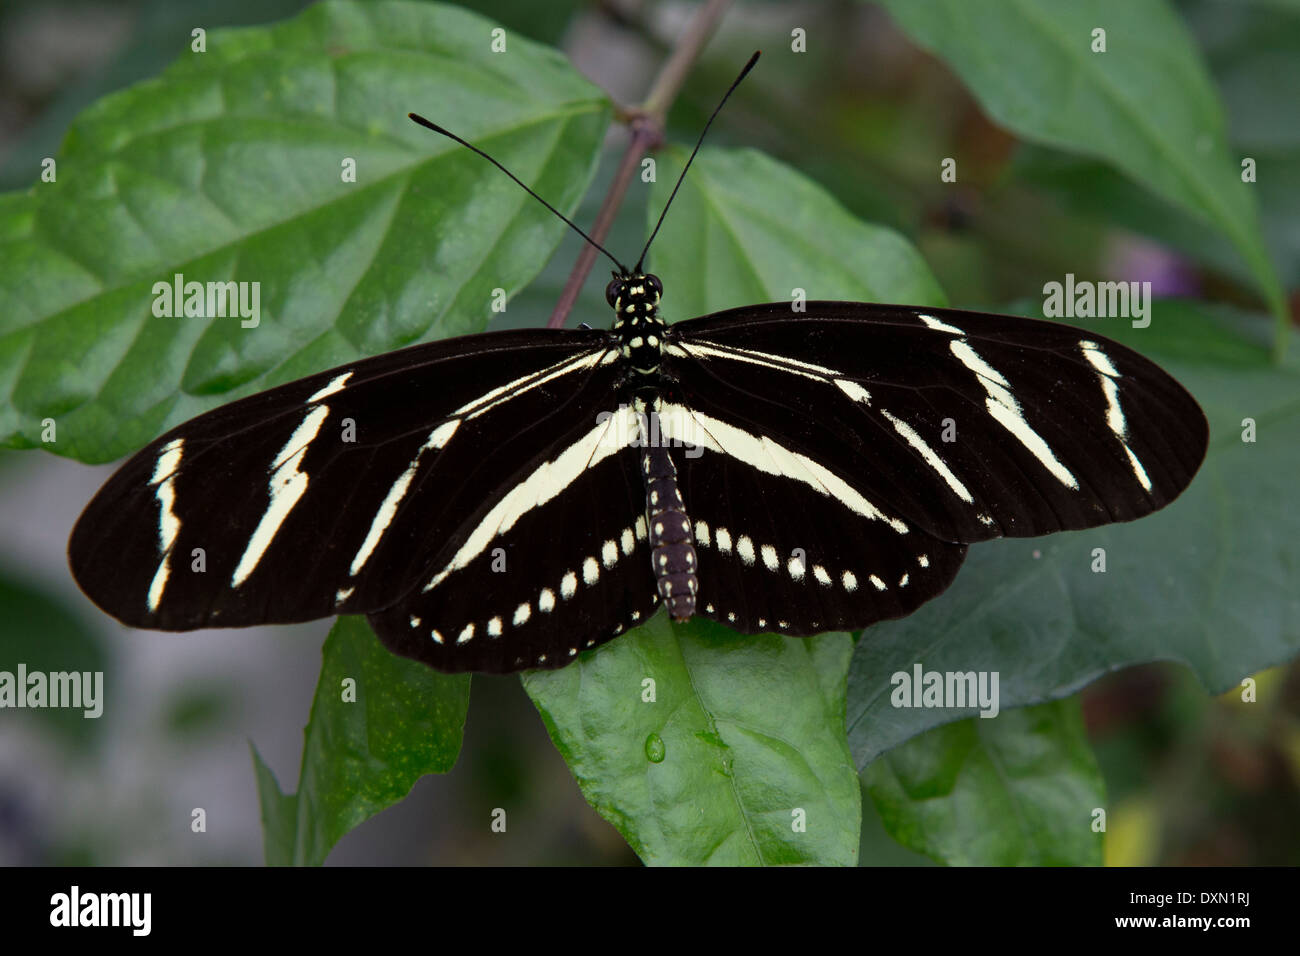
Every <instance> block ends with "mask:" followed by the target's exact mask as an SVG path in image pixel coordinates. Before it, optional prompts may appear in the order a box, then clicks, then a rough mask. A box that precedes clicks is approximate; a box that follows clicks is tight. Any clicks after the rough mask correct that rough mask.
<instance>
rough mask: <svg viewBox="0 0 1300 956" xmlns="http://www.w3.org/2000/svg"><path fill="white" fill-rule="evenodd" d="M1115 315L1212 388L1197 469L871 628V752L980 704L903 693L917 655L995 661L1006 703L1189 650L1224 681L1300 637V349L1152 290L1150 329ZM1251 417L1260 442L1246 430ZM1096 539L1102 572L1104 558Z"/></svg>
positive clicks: (858, 659) (861, 679)
mask: <svg viewBox="0 0 1300 956" xmlns="http://www.w3.org/2000/svg"><path fill="white" fill-rule="evenodd" d="M1235 318H1238V319H1239V320H1240V322H1241V323H1242V324H1245V323H1246V322H1248V321H1249V319H1244V318H1241V317H1235ZM1254 318H1255V320H1256V322H1255V324H1256V326H1258V324H1259V323H1258V317H1254ZM1103 331H1105V332H1106V333H1107V334H1108V335H1111V336H1113V337H1114V338H1117V339H1119V340H1120V341H1124V342H1126V344H1129V345H1131V346H1133V347H1135V348H1138V347H1141V348H1142V350H1143V351H1144V352H1146V353H1147V354H1148V355H1150V356H1151V357H1152V358H1154V359H1156V360H1157V361H1159V362H1160V364H1161V365H1162V366H1163V367H1164V368H1165V369H1167V370H1168V371H1169V372H1170V373H1171V374H1173V375H1174V376H1175V377H1176V378H1178V379H1179V381H1181V382H1182V383H1183V384H1184V385H1185V386H1187V388H1188V389H1189V390H1190V391H1191V392H1192V394H1193V395H1195V396H1196V398H1197V400H1198V401H1199V402H1200V403H1201V406H1202V408H1203V409H1204V410H1205V413H1206V416H1207V418H1208V419H1209V422H1210V449H1209V454H1208V456H1207V458H1206V461H1205V464H1204V465H1203V466H1202V467H1201V471H1200V473H1199V474H1198V475H1197V476H1196V479H1195V480H1194V481H1193V482H1192V485H1191V487H1190V488H1188V490H1187V491H1185V492H1184V493H1183V495H1182V496H1181V497H1180V498H1179V499H1178V500H1177V501H1175V502H1174V503H1173V504H1172V505H1170V506H1169V507H1167V508H1165V509H1164V510H1162V511H1159V512H1157V513H1156V514H1154V515H1150V516H1148V517H1146V518H1143V519H1141V520H1140V521H1135V522H1131V523H1128V524H1117V525H1107V526H1105V527H1102V528H1096V529H1093V530H1091V531H1080V532H1072V533H1067V534H1056V535H1051V536H1050V537H1046V538H1035V539H1030V540H1002V541H990V542H988V543H986V544H979V545H975V546H974V547H973V548H971V550H970V553H969V555H968V557H967V559H966V563H965V566H964V567H963V568H962V569H961V571H960V572H958V574H957V579H956V581H955V582H954V583H953V585H952V587H951V588H949V589H948V591H946V592H945V593H944V594H943V595H942V596H941V597H939V598H938V599H936V600H934V601H931V602H930V603H929V604H926V605H925V606H924V607H922V608H921V609H920V610H918V611H917V612H916V613H915V614H913V615H911V616H910V617H907V618H904V619H903V620H900V621H891V622H887V623H883V624H877V625H876V626H874V627H872V628H870V629H869V630H867V631H866V632H865V633H864V634H863V637H862V639H861V640H860V641H859V642H858V645H857V648H856V650H855V652H854V660H853V665H852V669H851V672H850V675H849V710H848V713H849V741H850V745H851V746H852V748H853V755H854V759H855V760H856V761H857V764H858V766H859V767H865V766H866V765H867V764H869V763H870V762H871V761H872V760H874V759H875V758H876V756H877V755H879V754H880V753H882V752H884V751H886V750H888V749H890V748H891V747H895V746H897V745H898V744H899V743H901V742H902V741H904V740H906V739H908V738H909V737H912V736H915V735H916V734H919V733H921V732H922V731H924V730H926V729H928V728H931V727H934V726H936V725H938V724H941V723H945V722H947V721H951V720H956V719H958V718H959V717H961V716H964V715H965V713H969V712H971V711H966V712H962V711H956V710H927V709H920V708H918V709H910V708H908V709H904V708H896V707H893V706H892V705H891V703H890V692H891V690H892V687H891V684H890V676H891V675H892V674H894V673H896V672H899V671H904V672H911V670H912V667H913V665H914V664H916V663H918V662H919V663H921V664H922V665H923V667H924V668H925V669H926V670H938V671H961V672H965V671H970V670H975V671H981V670H985V671H998V672H999V673H1000V674H1001V700H1002V707H1003V709H1004V710H1005V709H1007V708H1011V707H1018V706H1024V705H1026V704H1032V703H1038V702H1041V701H1045V700H1054V699H1057V698H1060V697H1064V696H1067V695H1069V694H1071V693H1073V692H1074V691H1075V690H1077V689H1078V688H1079V687H1082V686H1084V685H1085V684H1087V683H1089V682H1091V681H1093V680H1095V679H1096V678H1098V677H1100V676H1101V675H1102V674H1105V673H1106V672H1108V671H1111V670H1114V669H1116V668H1120V667H1125V666H1127V665H1130V664H1134V663H1138V662H1141V661H1152V660H1173V661H1181V662H1183V663H1185V664H1187V665H1188V666H1189V667H1190V668H1191V669H1192V671H1193V672H1194V673H1195V674H1196V675H1197V677H1198V678H1199V680H1200V681H1201V683H1202V684H1204V685H1205V687H1206V688H1207V689H1209V690H1210V691H1211V692H1212V693H1220V692H1222V691H1224V690H1227V689H1228V688H1229V687H1231V686H1233V685H1235V684H1236V682H1237V681H1238V680H1240V679H1241V678H1242V677H1244V676H1246V675H1248V674H1252V673H1254V672H1256V671H1259V670H1263V669H1264V668H1267V667H1272V666H1274V665H1276V664H1279V663H1281V662H1283V661H1286V660H1290V659H1291V658H1293V657H1294V656H1295V655H1296V653H1297V651H1300V590H1298V589H1297V588H1296V586H1295V583H1296V581H1297V580H1300V509H1296V508H1294V507H1291V506H1290V504H1289V502H1290V501H1291V499H1292V497H1293V494H1294V488H1293V485H1294V483H1295V475H1296V474H1300V361H1297V360H1296V359H1294V358H1291V359H1288V360H1287V362H1286V364H1285V365H1283V366H1281V367H1279V366H1276V365H1274V364H1272V363H1271V362H1270V360H1269V356H1268V352H1267V350H1266V349H1265V348H1264V347H1263V345H1262V344H1260V343H1258V342H1254V341H1251V340H1250V339H1249V338H1248V337H1246V336H1245V335H1243V334H1241V333H1239V332H1237V331H1234V330H1233V329H1232V328H1230V325H1229V322H1228V318H1227V317H1226V316H1225V315H1224V314H1221V313H1215V312H1212V311H1210V310H1209V309H1207V308H1206V307H1205V306H1199V305H1195V304H1192V303H1180V302H1171V301H1161V302H1156V303H1154V305H1153V311H1152V324H1151V326H1150V328H1148V329H1131V328H1129V326H1128V323H1117V324H1112V325H1106V326H1105V327H1104V329H1103ZM1246 418H1250V419H1253V420H1254V421H1255V423H1256V429H1257V433H1256V439H1257V440H1256V441H1254V442H1243V441H1242V434H1243V425H1242V422H1243V420H1244V419H1246ZM1096 548H1104V549H1105V561H1106V570H1105V573H1094V571H1093V570H1092V568H1093V566H1094V561H1095V560H1096V559H1095V557H1094V549H1096Z"/></svg>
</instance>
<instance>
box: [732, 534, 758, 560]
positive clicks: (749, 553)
mask: <svg viewBox="0 0 1300 956" xmlns="http://www.w3.org/2000/svg"><path fill="white" fill-rule="evenodd" d="M736 554H738V555H740V560H741V561H744V562H745V563H746V564H753V563H754V542H753V541H750V540H749V535H747V534H742V535H741V536H740V537H739V538H738V539H737V540H736Z"/></svg>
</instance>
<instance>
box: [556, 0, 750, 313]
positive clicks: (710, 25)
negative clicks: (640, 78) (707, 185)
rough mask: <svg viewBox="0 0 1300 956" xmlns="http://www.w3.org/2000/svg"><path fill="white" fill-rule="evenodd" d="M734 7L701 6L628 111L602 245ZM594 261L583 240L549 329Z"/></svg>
mask: <svg viewBox="0 0 1300 956" xmlns="http://www.w3.org/2000/svg"><path fill="white" fill-rule="evenodd" d="M730 5H731V0H708V2H707V3H705V4H704V5H703V6H702V7H700V10H699V12H698V13H696V15H695V18H694V19H693V20H692V21H691V22H690V24H689V25H688V26H687V27H686V29H685V30H684V31H683V32H682V35H681V37H680V38H678V40H677V44H676V46H674V47H673V52H672V54H671V55H670V56H669V57H668V62H666V63H665V64H664V65H663V66H662V67H661V68H660V70H659V75H658V76H656V77H655V79H654V82H653V83H652V84H651V85H650V92H649V94H647V96H646V98H645V102H644V103H643V104H642V105H641V106H640V107H639V108H636V109H632V110H629V111H628V112H627V115H628V117H629V125H630V126H631V132H632V135H631V139H630V140H629V141H628V144H627V149H625V150H624V152H623V158H622V159H621V160H620V161H619V164H618V170H617V171H616V172H615V173H614V181H613V182H612V183H611V184H610V187H609V191H608V192H607V193H605V199H604V201H603V202H602V203H601V205H600V211H599V212H598V213H597V214H596V221H595V222H594V223H593V224H592V227H591V237H592V238H593V239H595V240H596V241H597V242H599V243H602V244H603V243H604V241H605V236H607V235H608V234H609V228H610V226H612V225H613V223H614V217H615V216H616V215H618V210H619V207H620V206H621V205H622V204H623V199H624V197H625V196H626V195H627V188H628V186H629V185H630V184H631V182H632V174H633V173H635V172H636V170H637V167H638V166H639V165H640V163H641V158H642V157H643V156H644V155H645V154H646V152H648V151H649V150H651V149H654V148H656V147H658V146H659V144H660V143H662V142H663V136H664V118H665V117H666V116H667V114H668V108H669V107H670V106H671V105H672V103H673V100H675V99H676V98H677V94H678V92H680V91H681V88H682V84H683V83H684V82H685V81H686V76H687V74H688V73H690V71H691V67H692V66H694V65H695V61H696V60H698V59H699V56H700V52H701V51H702V50H703V49H704V45H705V44H706V43H707V42H708V41H709V38H710V37H711V36H712V35H713V31H714V30H715V29H716V28H717V26H718V23H719V21H720V20H721V19H722V17H723V14H725V13H726V12H727V8H728V7H729V6H730ZM595 262H596V249H595V247H594V246H592V245H590V244H586V243H584V244H583V247H582V251H581V252H580V253H578V260H577V262H575V263H574V265H573V271H572V272H570V273H569V278H568V279H567V280H565V283H564V289H563V291H561V292H560V298H559V299H558V300H557V301H556V303H555V309H554V310H553V311H552V312H551V318H550V320H549V321H548V322H547V323H546V327H547V328H550V329H560V328H563V327H564V323H565V320H567V319H568V317H569V312H571V311H572V310H573V304H574V303H575V302H577V301H578V293H579V292H581V291H582V284H583V283H584V282H586V281H587V276H588V275H589V274H590V273H591V267H592V266H593V265H594V264H595Z"/></svg>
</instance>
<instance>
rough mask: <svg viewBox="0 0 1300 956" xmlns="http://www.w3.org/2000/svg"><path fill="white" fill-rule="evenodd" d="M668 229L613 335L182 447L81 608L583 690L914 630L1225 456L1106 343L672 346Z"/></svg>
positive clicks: (449, 347) (814, 329) (711, 322)
mask: <svg viewBox="0 0 1300 956" xmlns="http://www.w3.org/2000/svg"><path fill="white" fill-rule="evenodd" d="M757 56H758V55H757V54H755V56H754V57H753V58H751V60H750V62H749V63H748V64H747V65H746V67H745V69H744V71H742V73H741V74H740V76H739V77H738V78H737V79H736V81H735V83H733V84H732V87H731V89H730V90H728V92H727V95H726V96H724V97H723V99H722V103H725V102H726V99H727V96H730V93H731V91H732V90H734V89H735V88H736V86H737V85H738V84H739V83H740V81H741V79H743V78H744V76H745V75H746V73H748V71H749V70H750V69H751V68H752V67H753V65H754V63H755V61H756V60H757ZM722 103H720V104H719V106H718V109H721V106H722ZM716 115H717V110H715V111H714V114H713V116H716ZM412 118H413V119H415V120H416V121H417V122H419V123H421V124H422V125H425V126H427V127H428V128H430V129H433V130H435V131H436V132H439V133H441V134H443V135H446V136H449V137H450V138H452V139H453V140H455V141H456V142H458V143H460V144H462V145H463V146H466V147H468V148H470V149H472V150H473V151H474V152H476V153H478V154H479V155H482V156H484V157H485V158H487V159H488V160H489V161H491V162H492V163H494V164H495V165H497V166H498V168H501V169H502V170H503V171H504V172H506V174H507V175H510V176H511V178H512V179H515V181H516V182H519V183H520V185H522V186H524V188H525V189H528V187H527V186H526V185H524V184H523V183H521V182H520V181H519V180H518V179H516V178H515V177H514V176H513V175H512V174H510V173H509V171H508V170H504V167H501V166H500V164H499V163H496V161H495V160H493V159H491V157H489V156H486V154H484V153H482V152H481V151H480V150H478V149H477V148H476V147H474V146H473V145H471V144H469V143H467V142H465V141H464V140H462V139H460V138H459V137H456V136H455V135H454V134H452V133H450V132H449V131H447V130H444V129H443V128H442V127H440V126H437V125H436V124H434V123H431V122H430V121H428V120H425V119H423V118H421V117H416V116H414V115H412ZM712 121H713V117H711V118H710V120H709V124H711V123H712ZM709 124H706V126H705V132H707V130H708V125H709ZM703 137H704V134H703V133H702V134H701V137H700V142H702V141H703ZM699 146H700V143H699V142H697V143H696V147H695V148H696V151H698V149H699ZM694 156H695V153H694V152H693V153H692V154H691V159H694ZM689 168H690V161H689V160H688V162H687V164H686V167H685V168H684V169H683V172H682V177H685V175H686V171H687V170H689ZM681 181H682V180H681V179H679V180H678V182H677V186H678V187H679V186H680V185H681ZM528 191H529V192H530V193H532V190H531V189H528ZM676 191H677V188H676V187H675V188H674V190H673V195H674V196H675V195H676ZM533 195H534V196H535V197H536V194H535V193H533ZM536 198H538V199H539V200H540V197H536ZM542 201H543V202H544V200H542ZM671 201H672V198H671V197H670V199H669V203H668V204H667V205H666V206H665V208H664V213H665V214H666V212H667V208H668V205H671ZM547 206H548V208H551V209H552V211H553V212H555V213H556V215H558V216H560V218H562V219H564V220H565V221H566V222H569V220H568V219H567V218H566V217H564V216H563V215H561V214H560V213H559V212H558V211H556V210H554V208H553V207H550V206H549V204H547ZM662 222H663V216H662V215H661V217H660V219H659V223H658V224H657V225H656V226H655V229H654V230H653V231H652V233H651V235H650V239H649V240H648V241H647V243H646V246H645V248H644V249H643V250H642V254H641V257H640V259H639V260H638V261H637V264H636V265H635V266H633V267H631V268H628V267H626V266H624V265H622V264H621V263H620V262H619V261H618V260H617V259H614V257H613V256H610V258H611V259H612V260H613V261H614V264H615V266H616V267H617V268H616V271H615V272H614V273H613V277H612V279H611V281H610V282H609V284H608V286H607V288H606V290H605V296H606V299H607V301H608V303H609V305H610V306H611V308H612V309H613V311H614V320H613V324H612V327H611V328H608V329H592V328H588V327H585V326H584V327H582V328H577V329H524V330H516V331H502V332H489V333H483V334H477V335H469V336H463V337H459V338H452V339H445V340H442V341H437V342H430V343H427V344H423V345H417V346H413V347H410V348H406V349H402V350H399V351H395V352H391V353H388V354H385V355H380V356H376V357H373V358H369V359H365V360H362V361H357V362H353V363H350V364H348V365H345V366H340V367H339V368H334V369H330V370H328V371H324V372H321V373H319V374H316V375H312V376H309V377H307V378H303V379H300V380H298V381H295V382H290V383H288V384H285V385H281V386H279V387H277V388H273V389H270V390H269V391H265V392H262V393H259V394H256V395H252V396H250V397H248V398H244V399H242V400H239V401H236V402H233V403H230V404H228V405H225V406H223V407H220V408H217V409H215V410H213V411H210V412H208V413H206V414H204V415H200V416H199V417H197V418H194V419H192V420H190V421H188V422H185V423H184V424H182V425H180V426H178V427H176V428H174V429H172V430H171V431H169V432H167V433H166V434H164V435H162V436H161V437H159V438H158V439H156V440H155V441H154V442H152V443H151V444H150V445H148V446H147V447H146V448H144V449H143V450H142V451H141V452H139V453H138V454H136V455H135V456H134V457H132V458H131V459H129V460H128V461H127V462H126V463H125V464H124V465H123V466H122V467H121V468H120V469H119V470H118V471H117V473H116V474H114V475H113V476H112V477H111V478H110V479H109V480H108V482H107V483H106V484H105V485H104V486H103V488H102V489H101V490H100V491H99V492H98V493H97V494H96V495H95V497H94V498H93V500H92V501H91V502H90V503H89V504H88V505H87V507H86V509H85V511H84V512H83V514H82V515H81V517H80V519H79V520H78V522H77V524H76V526H75V528H74V529H73V532H72V536H71V539H70V542H69V563H70V565H71V569H72V572H73V575H74V577H75V578H76V580H77V582H78V584H79V585H80V586H81V588H82V589H83V590H84V591H85V593H86V594H87V595H88V596H89V597H90V598H91V600H93V601H94V602H95V603H96V604H97V605H98V606H99V607H100V608H102V609H103V610H105V611H106V612H108V613H109V614H111V615H112V616H114V617H116V618H117V619H119V620H121V621H123V622H124V623H127V624H130V625H133V626H137V627H143V628H152V629H159V630H170V631H183V630H192V629H197V628H206V627H241V626H248V625H254V624H274V623H289V622H297V621H307V620H313V619H317V618H323V617H328V616H331V615H335V614H364V615H366V616H367V617H368V619H369V621H370V623H371V625H372V626H373V628H374V630H375V632H376V633H377V634H378V636H379V637H380V639H381V640H382V641H383V643H384V644H385V645H386V646H387V647H388V648H389V649H390V650H391V651H393V652H394V653H397V654H401V655H403V656H406V657H410V658H414V659H416V660H419V661H423V662H424V663H426V664H428V665H429V666H431V667H434V668H436V669H438V670H441V671H447V672H460V671H480V672H492V673H509V672H514V671H519V670H524V669H530V668H556V667H562V666H564V665H566V664H568V663H570V662H572V661H573V660H574V659H575V658H576V657H577V656H578V655H579V654H581V653H583V652H584V651H587V650H589V649H591V648H595V647H597V646H599V645H601V644H604V643H605V642H607V641H610V640H612V639H614V638H616V637H617V636H618V635H620V634H622V633H624V632H625V631H626V630H628V629H631V628H635V627H636V626H638V625H639V624H641V623H644V622H645V621H646V620H647V619H649V618H650V617H651V616H652V615H653V614H655V613H656V611H657V609H658V608H659V606H660V605H662V606H663V607H664V608H665V609H666V610H667V613H668V614H669V615H670V616H671V617H672V619H674V620H677V621H684V620H688V619H689V618H691V617H693V616H696V615H699V616H703V617H706V618H710V619H713V620H716V621H719V622H721V623H723V624H726V625H728V626H729V627H731V628H734V629H735V630H737V631H741V632H745V633H761V632H775V633H780V634H786V635H795V636H800V635H810V634H816V633H819V632H822V631H827V630H841V629H860V628H864V627H867V626H869V625H871V624H873V623H875V622H877V621H881V620H885V619H889V618H896V617H900V616H903V615H906V614H909V613H911V612H912V611H914V610H915V609H916V608H918V607H919V606H920V605H922V604H923V603H925V602H926V601H928V600H930V599H931V598H934V597H935V596H937V595H938V594H940V593H941V592H943V591H944V590H945V589H946V588H947V587H948V586H949V584H950V583H951V582H952V580H953V578H954V576H955V575H956V573H957V570H958V568H959V567H960V566H961V563H962V561H963V559H964V557H965V554H966V549H967V547H968V546H969V545H971V544H974V543H976V542H979V541H985V540H989V539H992V538H997V537H1030V536H1037V535H1043V534H1049V533H1051V532H1055V531H1065V530H1072V529H1082V528H1091V527H1095V526H1098V525H1102V524H1107V523H1110V522H1117V521H1131V520H1134V519H1136V518H1141V517H1143V516H1144V515H1147V514H1150V513H1152V512H1153V511H1156V510H1157V509H1159V508H1162V507H1164V506H1165V505H1167V504H1168V503H1169V502H1171V501H1173V500H1174V499H1175V498H1176V497H1177V496H1178V495H1179V494H1180V493H1181V492H1182V490H1183V489H1184V488H1186V487H1187V485H1188V484H1189V483H1190V482H1191V480H1192V478H1193V476H1194V475H1195V474H1196V471H1197V469H1198V468H1199V466H1200V464H1201V462H1202V460H1203V459H1204V456H1205V451H1206V446H1207V441H1208V426H1207V424H1206V421H1205V416H1204V415H1203V413H1202V412H1201V410H1200V408H1199V406H1198V405H1197V403H1196V401H1195V399H1193V398H1192V396H1191V395H1189V394H1188V392H1187V391H1186V390H1185V389H1183V388H1182V386H1181V385H1179V384H1178V382H1177V381H1175V380H1174V379H1173V378H1172V377H1171V376H1170V375H1168V374H1167V373H1166V372H1164V371H1163V370H1162V369H1160V368H1159V367H1158V366H1157V365H1155V364H1154V363H1153V362H1151V361H1150V360H1148V359H1146V358H1144V357H1143V356H1141V355H1140V354H1138V353H1137V352H1135V351H1133V350H1132V349H1129V348H1127V347H1125V346H1123V345H1121V344H1119V343H1116V342H1113V341H1110V340H1108V339H1106V338H1104V337H1102V336H1100V335H1097V334H1096V333H1094V332H1090V331H1085V330H1080V329H1076V328H1072V327H1069V326H1066V325H1061V324H1057V323H1053V322H1045V321H1039V320H1033V319H1026V318H1019V317H1013V316H1001V315H992V314H987V313H980V312H968V311H959V310H953V309H929V308H916V307H911V306H905V305H879V304H868V303H859V302H807V303H806V304H804V307H803V311H799V312H797V311H795V310H794V308H793V307H792V304H791V303H789V302H776V303H767V304H760V305H750V306H745V307H743V308H737V309H730V310H727V311H724V312H718V313H715V314H712V315H707V316H703V317H700V318H693V319H688V320H686V321H681V322H677V323H675V324H672V325H669V324H667V323H666V322H665V321H664V319H663V317H662V315H661V312H660V303H661V300H662V298H663V296H664V287H663V283H662V282H661V280H660V279H659V278H658V277H657V276H655V275H654V274H652V273H650V272H648V271H646V270H645V269H644V267H643V263H644V260H645V256H646V254H647V251H648V249H649V247H650V243H651V242H653V240H654V237H655V235H656V234H657V233H658V229H659V225H662ZM569 224H570V225H571V226H572V227H573V228H574V229H575V230H577V231H578V232H579V233H581V234H582V235H583V237H584V238H586V239H587V240H588V241H589V242H592V244H593V245H595V246H596V247H597V248H598V249H600V251H601V252H604V253H605V254H606V255H607V256H609V253H608V252H606V251H605V250H604V249H603V247H600V246H599V244H598V243H596V242H595V241H594V240H592V239H591V238H590V237H589V236H587V235H586V233H584V232H582V230H581V229H579V228H578V227H577V226H576V225H574V224H573V223H571V222H569ZM349 422H350V423H352V424H353V425H354V426H355V432H354V434H353V435H352V438H353V439H354V440H348V431H347V427H346V425H347V423H349Z"/></svg>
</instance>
